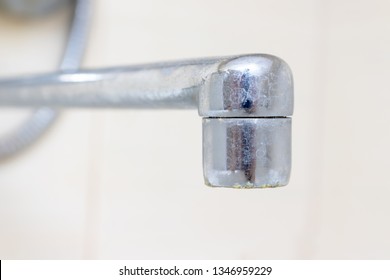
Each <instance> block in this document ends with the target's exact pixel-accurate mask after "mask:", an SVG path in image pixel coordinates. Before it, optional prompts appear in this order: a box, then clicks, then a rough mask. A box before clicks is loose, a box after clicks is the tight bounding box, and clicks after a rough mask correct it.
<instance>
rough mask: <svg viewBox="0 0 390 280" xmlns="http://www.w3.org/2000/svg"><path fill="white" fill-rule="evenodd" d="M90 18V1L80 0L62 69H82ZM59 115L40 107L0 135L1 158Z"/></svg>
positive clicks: (36, 135)
mask: <svg viewBox="0 0 390 280" xmlns="http://www.w3.org/2000/svg"><path fill="white" fill-rule="evenodd" d="M89 19H90V0H76V3H75V7H74V13H73V22H72V25H71V29H70V32H69V37H68V43H67V45H66V48H65V52H64V55H63V58H62V62H61V64H60V67H59V68H60V70H76V69H77V68H79V66H80V63H81V60H82V57H83V53H84V49H85V45H86V41H87V33H88V26H89ZM58 116H59V112H58V111H57V110H54V109H52V108H49V107H42V108H38V109H36V110H35V111H34V112H33V113H32V114H31V116H30V117H29V118H28V119H27V120H26V121H25V122H24V123H22V124H21V125H20V126H18V127H17V128H16V129H14V130H13V131H10V132H8V134H6V135H4V136H3V137H2V138H0V159H4V158H7V157H10V156H12V155H14V154H16V153H18V152H20V151H22V150H23V149H24V148H26V147H27V146H29V145H30V144H32V143H33V142H35V140H37V139H38V138H39V137H40V136H41V135H42V134H43V133H44V132H45V131H46V130H47V129H48V128H49V127H50V126H51V125H52V124H53V123H54V122H55V120H56V119H57V118H58Z"/></svg>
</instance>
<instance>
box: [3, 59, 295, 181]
mask: <svg viewBox="0 0 390 280" xmlns="http://www.w3.org/2000/svg"><path fill="white" fill-rule="evenodd" d="M0 106H17V107H36V106H48V107H53V108H64V107H79V108H80V107H83V108H85V107H86V108H132V109H142V108H144V109H157V108H159V109H178V108H180V109H198V113H199V116H201V117H202V126H203V172H204V180H205V184H206V185H208V186H212V187H233V188H269V187H278V186H284V185H287V184H288V181H289V177H290V169H291V118H290V116H291V115H292V114H293V79H292V74H291V70H290V68H289V66H288V65H287V64H286V63H285V62H284V61H283V60H282V59H280V58H278V57H275V56H272V55H267V54H250V55H239V56H229V57H217V58H207V59H194V60H187V61H177V62H166V63H157V64H146V65H136V66H130V67H115V68H105V69H97V70H63V71H59V72H56V73H50V74H41V75H32V76H26V77H18V78H14V79H2V80H0Z"/></svg>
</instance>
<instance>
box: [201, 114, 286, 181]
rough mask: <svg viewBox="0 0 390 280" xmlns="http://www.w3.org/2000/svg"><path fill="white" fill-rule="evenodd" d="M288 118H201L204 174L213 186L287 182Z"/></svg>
mask: <svg viewBox="0 0 390 280" xmlns="http://www.w3.org/2000/svg"><path fill="white" fill-rule="evenodd" d="M290 169H291V119H290V118H204V119H203V173H204V178H205V183H206V184H207V185H209V186H214V187H235V188H270V187H279V186H284V185H287V183H288V180H289V177H290Z"/></svg>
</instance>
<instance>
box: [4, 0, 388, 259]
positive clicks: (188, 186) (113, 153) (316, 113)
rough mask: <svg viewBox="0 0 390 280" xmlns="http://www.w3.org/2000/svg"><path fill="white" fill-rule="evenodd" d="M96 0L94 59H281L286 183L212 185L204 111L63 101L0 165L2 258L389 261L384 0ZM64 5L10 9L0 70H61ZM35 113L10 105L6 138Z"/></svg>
mask: <svg viewBox="0 0 390 280" xmlns="http://www.w3.org/2000/svg"><path fill="white" fill-rule="evenodd" d="M93 2H94V4H95V5H94V18H93V23H92V30H91V35H90V41H89V48H88V52H87V55H86V59H85V63H84V67H89V68H90V67H101V66H113V65H126V64H133V63H142V62H153V61H164V60H170V59H182V58H188V57H207V56H217V55H230V54H241V53H259V52H261V53H271V54H275V55H278V56H280V57H282V58H283V59H284V60H286V61H287V62H288V63H289V65H290V66H291V68H292V70H293V73H294V82H295V93H296V95H295V100H296V103H295V114H294V117H293V170H292V171H293V172H292V177H291V183H290V184H289V185H288V186H287V187H285V188H279V189H270V190H230V189H226V190H224V189H210V188H207V187H205V186H203V181H202V163H201V161H202V159H201V120H200V118H199V117H198V116H197V113H196V112H195V111H154V112H153V111H130V110H129V111H127V110H117V111H115V110H95V111H91V110H68V111H66V112H64V113H63V115H62V117H61V118H60V120H59V121H58V123H57V124H56V125H55V126H54V127H53V128H52V129H50V131H49V132H48V133H47V134H46V135H45V136H44V137H43V138H42V139H41V140H40V141H39V142H38V143H36V144H35V145H34V146H32V147H31V148H29V149H28V150H27V151H25V152H23V153H22V154H20V155H18V156H17V157H14V158H12V159H8V160H5V161H2V162H0V258H2V259H3V258H32V259H36V258H50V259H51V258H77V259H79V258H103V259H111V258H113V259H118V258H127V259H156V258H157V259H159V258H162V259H170V258H177V259H182V258H185V259H202V258H206V259H214V258H220V259H227V258H230V259H231V258H239V259H248V258H249V259H253V258H269V259H280V258H289V259H290V258H291V259H295V258H299V259H301V258H304V259H311V258H326V259H328V258H329V259H333V258H337V259H339V258H356V259H360V258H364V259H366V258H370V259H371V258H373V259H377V258H390V219H389V215H390V203H389V202H390V183H389V180H388V177H389V176H388V174H387V172H388V169H389V167H390V166H389V159H390V153H389V151H390V149H389V143H390V110H389V104H390V86H389V78H390V71H389V65H390V51H389V50H390V2H389V1H385V0H383V1H379V0H371V1H356V0H355V1H352V0H344V1H334V0H332V1H325V0H315V1H314V0H296V1H287V0H278V1H275V0H273V1H254V0H253V1H250V0H240V1H238V0H237V1H226V0H225V1H223V0H214V1H206V0H188V1H179V0H164V1H157V0H147V1H145V0H143V1H125V0H111V1H104V0H100V1H93ZM68 15H69V13H68V14H67V13H60V14H56V15H53V16H50V17H48V18H46V19H43V20H37V21H34V22H31V21H17V20H14V19H10V18H9V17H7V16H5V15H3V14H1V15H0V46H1V48H0V62H1V67H0V75H1V76H9V75H15V74H20V73H27V72H42V71H50V70H53V69H55V66H56V63H57V62H58V57H59V56H60V54H61V46H62V45H63V43H64V40H65V34H66V32H65V26H66V24H65V23H66V22H67V18H68ZM26 114H27V113H26V112H25V111H21V110H14V109H1V112H0V130H1V132H3V131H6V129H7V128H9V127H10V126H11V125H12V124H13V123H15V122H17V121H19V120H20V119H21V118H23V117H25V116H26Z"/></svg>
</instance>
